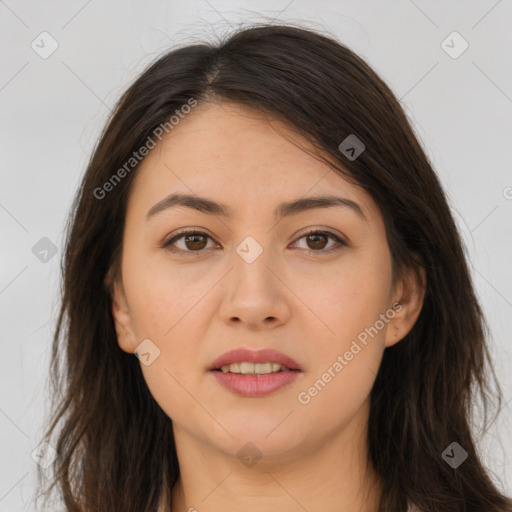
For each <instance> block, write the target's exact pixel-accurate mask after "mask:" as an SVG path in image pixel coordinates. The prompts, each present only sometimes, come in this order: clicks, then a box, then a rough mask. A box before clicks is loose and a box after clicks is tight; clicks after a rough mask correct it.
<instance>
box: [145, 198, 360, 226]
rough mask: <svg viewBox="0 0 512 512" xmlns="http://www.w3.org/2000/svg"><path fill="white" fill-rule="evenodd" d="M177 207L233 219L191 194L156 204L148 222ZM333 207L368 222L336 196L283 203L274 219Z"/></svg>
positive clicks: (354, 206)
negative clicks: (349, 212)
mask: <svg viewBox="0 0 512 512" xmlns="http://www.w3.org/2000/svg"><path fill="white" fill-rule="evenodd" d="M175 206H184V207H186V208H192V209H194V210H197V211H199V212H202V213H206V214H208V215H218V216H221V217H228V218H230V217H232V216H233V211H232V209H231V208H230V207H229V206H227V205H225V204H222V203H218V202H217V201H213V200H212V199H208V198H206V197H199V196H194V195H189V194H178V193H174V194H170V195H168V196H167V197H165V198H164V199H162V200H161V201H159V202H158V203H156V204H155V205H154V206H153V207H152V208H151V209H150V210H149V211H148V212H147V214H146V220H149V219H150V218H151V217H153V216H154V215H156V214H157V213H160V212H162V211H164V210H168V209H169V208H172V207H175ZM333 206H338V207H344V208H348V209H349V210H352V211H353V212H354V213H356V214H357V215H358V216H359V217H361V218H362V219H363V220H365V221H368V219H367V218H366V217H365V215H364V213H363V210H362V209H361V207H360V206H359V205H358V204H357V203H356V202H355V201H352V200H351V199H347V198H344V197H336V196H315V197H304V198H300V199H296V200H293V201H288V202H284V203H281V204H279V205H278V206H277V208H276V209H275V210H274V218H275V219H282V218H284V217H288V216H290V215H295V214H298V213H301V212H304V211H308V210H313V209H316V208H329V207H333Z"/></svg>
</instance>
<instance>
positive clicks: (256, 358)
mask: <svg viewBox="0 0 512 512" xmlns="http://www.w3.org/2000/svg"><path fill="white" fill-rule="evenodd" d="M244 361H246V362H249V363H279V364H282V365H283V366H286V367H287V368H290V370H302V368H301V366H300V364H299V363H297V361H295V360H293V359H292V358H291V357H289V356H287V355H286V354H283V353H282V352H279V351H278V350H274V349H263V350H256V351H255V350H248V349H245V348H236V349H233V350H229V351H228V352H225V353H224V354H222V355H221V356H220V357H218V358H217V359H215V361H213V363H212V364H211V366H210V368H209V370H218V369H219V368H220V367H221V366H224V365H226V364H231V363H241V362H244Z"/></svg>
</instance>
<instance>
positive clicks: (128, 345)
mask: <svg viewBox="0 0 512 512" xmlns="http://www.w3.org/2000/svg"><path fill="white" fill-rule="evenodd" d="M111 290H112V293H111V297H112V298H111V308H112V309H111V311H112V318H113V319H114V324H115V327H116V336H117V343H118V344H119V347H120V348H121V349H122V350H124V351H125V352H128V353H129V354H133V352H134V350H135V347H136V343H135V337H134V335H133V329H132V325H131V323H132V322H131V317H130V312H129V309H128V303H127V301H126V295H125V292H124V289H123V285H122V283H120V282H119V281H118V280H115V281H114V282H113V283H112V287H111Z"/></svg>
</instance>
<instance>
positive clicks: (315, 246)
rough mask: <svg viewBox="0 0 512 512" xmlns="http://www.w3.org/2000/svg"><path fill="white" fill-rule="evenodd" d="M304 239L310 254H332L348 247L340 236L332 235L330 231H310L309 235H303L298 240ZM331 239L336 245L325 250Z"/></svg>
mask: <svg viewBox="0 0 512 512" xmlns="http://www.w3.org/2000/svg"><path fill="white" fill-rule="evenodd" d="M302 239H305V240H306V247H305V250H306V251H307V252H309V253H310V254H314V253H318V254H319V255H320V254H325V253H330V252H331V251H336V250H338V249H341V248H343V247H345V246H347V245H348V244H347V243H346V242H345V241H344V240H342V239H341V238H340V237H339V236H337V235H335V234H334V233H331V232H330V231H310V232H309V233H306V234H305V235H302V236H301V237H300V238H299V239H298V240H302ZM329 239H331V240H333V241H334V242H336V243H335V244H334V245H333V246H332V245H331V246H330V247H329V248H328V249H325V247H326V246H327V244H328V243H329V242H328V241H329ZM324 249H325V250H324Z"/></svg>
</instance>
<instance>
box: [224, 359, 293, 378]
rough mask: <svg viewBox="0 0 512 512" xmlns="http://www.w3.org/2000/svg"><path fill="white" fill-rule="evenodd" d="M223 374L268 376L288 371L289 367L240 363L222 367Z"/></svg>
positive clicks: (274, 364) (277, 364) (275, 364)
mask: <svg viewBox="0 0 512 512" xmlns="http://www.w3.org/2000/svg"><path fill="white" fill-rule="evenodd" d="M221 370H222V372H223V373H228V372H231V373H243V374H249V375H267V374H269V373H276V372H279V371H287V370H289V368H288V367H286V366H284V365H282V364H279V363H247V362H245V361H243V362H240V363H231V364H225V365H224V366H221Z"/></svg>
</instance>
